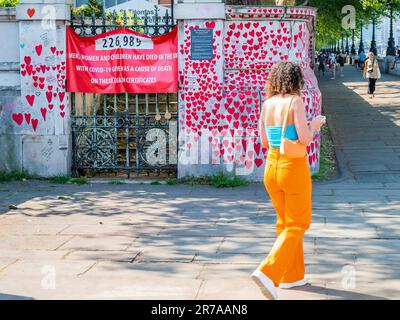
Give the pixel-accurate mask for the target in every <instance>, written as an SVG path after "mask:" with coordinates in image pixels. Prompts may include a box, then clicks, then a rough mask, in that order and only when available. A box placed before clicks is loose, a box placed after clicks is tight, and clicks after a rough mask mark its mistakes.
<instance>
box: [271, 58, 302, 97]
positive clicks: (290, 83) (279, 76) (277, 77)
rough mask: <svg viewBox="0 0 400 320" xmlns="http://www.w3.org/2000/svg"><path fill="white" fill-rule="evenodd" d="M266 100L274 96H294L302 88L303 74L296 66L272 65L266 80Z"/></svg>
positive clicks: (290, 64) (291, 63)
mask: <svg viewBox="0 0 400 320" xmlns="http://www.w3.org/2000/svg"><path fill="white" fill-rule="evenodd" d="M266 86H267V98H268V99H269V98H271V97H273V96H275V95H284V94H296V95H300V91H301V90H302V88H303V86H304V79H303V73H302V72H301V68H300V66H299V65H298V64H296V63H293V62H288V61H285V62H280V63H278V64H276V65H274V66H273V67H272V69H271V71H270V73H269V75H268V79H267V85H266Z"/></svg>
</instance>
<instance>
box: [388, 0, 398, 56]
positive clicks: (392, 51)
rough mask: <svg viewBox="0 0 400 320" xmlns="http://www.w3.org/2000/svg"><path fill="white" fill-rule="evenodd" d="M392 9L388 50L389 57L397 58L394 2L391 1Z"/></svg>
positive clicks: (390, 6)
mask: <svg viewBox="0 0 400 320" xmlns="http://www.w3.org/2000/svg"><path fill="white" fill-rule="evenodd" d="M389 8H390V33H389V41H388V47H387V50H386V55H387V56H395V55H396V48H395V47H394V37H393V2H392V1H390V3H389Z"/></svg>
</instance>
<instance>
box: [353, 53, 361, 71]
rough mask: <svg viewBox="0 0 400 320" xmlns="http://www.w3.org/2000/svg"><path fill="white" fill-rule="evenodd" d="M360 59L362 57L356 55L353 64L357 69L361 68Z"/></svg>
mask: <svg viewBox="0 0 400 320" xmlns="http://www.w3.org/2000/svg"><path fill="white" fill-rule="evenodd" d="M359 59H360V56H359V55H358V54H355V55H354V56H353V64H354V66H355V67H356V69H358V68H359V63H358V61H359Z"/></svg>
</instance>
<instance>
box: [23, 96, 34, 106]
mask: <svg viewBox="0 0 400 320" xmlns="http://www.w3.org/2000/svg"><path fill="white" fill-rule="evenodd" d="M25 99H26V101H28V103H29V105H30V106H31V107H32V106H33V103H34V102H35V95H33V94H30V95H29V94H28V95H26V96H25Z"/></svg>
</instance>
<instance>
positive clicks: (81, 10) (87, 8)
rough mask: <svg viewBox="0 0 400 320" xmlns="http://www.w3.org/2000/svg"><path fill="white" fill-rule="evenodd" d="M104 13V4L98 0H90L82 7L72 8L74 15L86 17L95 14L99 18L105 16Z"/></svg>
mask: <svg viewBox="0 0 400 320" xmlns="http://www.w3.org/2000/svg"><path fill="white" fill-rule="evenodd" d="M103 12H104V8H103V4H102V3H100V2H99V1H98V0H89V1H88V3H85V4H83V5H81V6H80V7H74V8H72V13H73V14H74V15H81V14H84V15H85V16H86V17H91V16H92V15H93V14H94V15H95V16H96V17H97V18H99V17H101V16H102V15H103Z"/></svg>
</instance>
